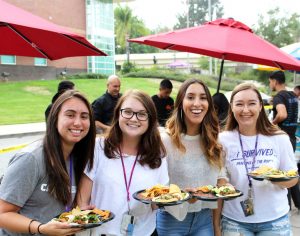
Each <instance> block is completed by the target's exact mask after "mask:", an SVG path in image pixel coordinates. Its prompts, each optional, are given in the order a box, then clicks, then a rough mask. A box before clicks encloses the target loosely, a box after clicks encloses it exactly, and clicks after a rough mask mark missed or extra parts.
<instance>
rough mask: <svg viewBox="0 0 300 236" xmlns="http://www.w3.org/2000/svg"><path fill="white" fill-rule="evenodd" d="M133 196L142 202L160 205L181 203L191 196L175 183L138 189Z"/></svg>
mask: <svg viewBox="0 0 300 236" xmlns="http://www.w3.org/2000/svg"><path fill="white" fill-rule="evenodd" d="M132 196H133V198H134V199H136V200H138V201H140V202H143V203H146V204H156V205H158V206H174V205H179V204H182V203H183V202H185V201H187V200H189V199H190V198H191V195H190V194H189V193H188V192H185V191H183V190H181V189H180V188H179V187H178V186H177V185H175V184H170V186H164V185H160V184H158V185H155V186H153V187H151V188H148V189H143V190H140V191H137V192H135V193H134V194H133V195H132Z"/></svg>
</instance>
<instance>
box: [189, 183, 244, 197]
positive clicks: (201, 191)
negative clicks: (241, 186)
mask: <svg viewBox="0 0 300 236" xmlns="http://www.w3.org/2000/svg"><path fill="white" fill-rule="evenodd" d="M242 195H243V193H242V192H241V191H239V190H237V189H235V188H234V187H233V186H232V185H225V186H221V187H215V186H213V185H204V186H201V187H198V188H196V191H195V192H193V193H192V196H193V197H194V198H197V199H199V200H202V201H217V200H218V199H223V200H232V199H234V198H237V197H240V196H242Z"/></svg>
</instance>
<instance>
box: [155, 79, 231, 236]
mask: <svg viewBox="0 0 300 236" xmlns="http://www.w3.org/2000/svg"><path fill="white" fill-rule="evenodd" d="M218 134H219V123H218V118H217V116H216V113H215V111H214V106H213V102H212V97H211V95H210V92H209V90H208V88H207V86H206V85H205V84H204V83H203V82H202V81H199V80H197V79H188V80H186V81H185V82H184V83H183V84H182V85H181V86H180V88H179V91H178V94H177V97H176V100H175V106H174V111H173V113H172V115H171V117H170V118H169V119H168V121H167V123H166V132H164V133H161V136H162V140H163V143H164V145H165V147H166V150H167V162H168V172H169V177H170V183H174V184H177V185H178V186H179V187H180V188H181V189H187V188H192V189H193V188H194V189H195V188H197V187H200V186H204V185H214V186H216V185H217V182H218V179H222V178H223V177H224V176H225V173H223V172H222V170H223V168H222V167H223V158H222V146H221V144H219V143H218ZM187 205H188V209H187V212H188V213H187V215H186V216H185V218H184V219H182V221H180V220H179V219H178V218H177V217H176V216H173V215H172V214H170V213H169V212H168V211H166V210H162V209H159V210H158V212H157V223H156V224H157V225H156V229H157V232H158V235H162V236H163V235H172V236H181V235H186V236H196V235H199V236H211V235H214V231H213V221H212V216H213V210H212V209H215V208H217V203H216V202H205V201H200V200H199V201H197V202H195V203H193V204H187Z"/></svg>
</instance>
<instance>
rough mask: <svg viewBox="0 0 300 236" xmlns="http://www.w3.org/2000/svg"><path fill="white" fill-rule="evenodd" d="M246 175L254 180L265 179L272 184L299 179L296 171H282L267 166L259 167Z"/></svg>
mask: <svg viewBox="0 0 300 236" xmlns="http://www.w3.org/2000/svg"><path fill="white" fill-rule="evenodd" d="M248 175H249V176H250V177H251V178H253V179H256V180H264V179H267V180H270V181H273V182H282V181H289V180H291V179H294V178H298V177H299V175H298V172H297V170H288V171H283V170H278V169H275V168H272V167H269V166H261V167H259V168H258V169H255V170H254V171H252V172H250V173H249V174H248Z"/></svg>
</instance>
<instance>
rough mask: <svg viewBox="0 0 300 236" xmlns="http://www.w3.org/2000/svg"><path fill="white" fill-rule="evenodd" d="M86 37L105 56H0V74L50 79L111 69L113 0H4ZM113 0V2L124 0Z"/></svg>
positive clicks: (113, 69)
mask: <svg viewBox="0 0 300 236" xmlns="http://www.w3.org/2000/svg"><path fill="white" fill-rule="evenodd" d="M6 1H7V2H8V3H11V4H13V5H15V6H17V7H19V8H22V9H24V10H26V11H29V12H31V13H32V14H35V15H37V16H39V17H42V18H44V19H46V20H48V21H51V22H53V23H55V24H58V25H61V26H64V27H66V28H68V29H69V30H70V31H72V32H74V33H76V34H79V35H82V36H84V37H86V38H87V39H88V40H89V41H90V42H91V43H92V44H93V45H95V46H96V47H97V48H99V49H100V50H102V51H104V52H105V53H106V54H108V56H107V57H71V58H64V59H59V60H55V61H50V60H47V59H44V58H32V57H21V56H13V55H1V56H0V75H2V77H4V76H8V77H7V79H9V80H32V79H37V80H39V79H54V78H57V77H58V76H60V75H62V74H65V73H67V74H68V75H70V74H76V73H101V74H107V75H110V74H114V73H115V62H114V53H115V42H114V15H113V3H114V1H113V0H72V1H71V0H51V1H47V0H6ZM124 1H125V0H123V1H120V0H119V1H117V0H115V2H124Z"/></svg>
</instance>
